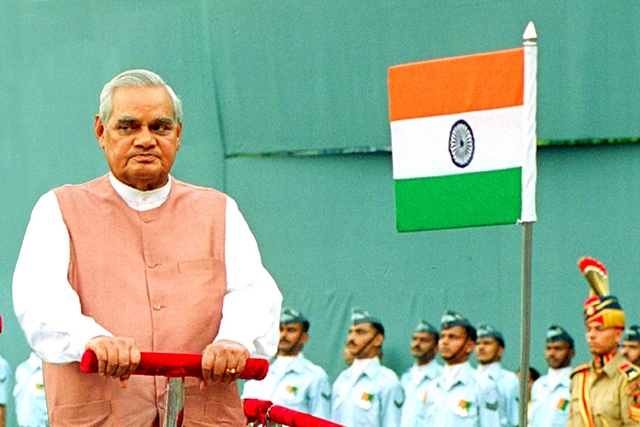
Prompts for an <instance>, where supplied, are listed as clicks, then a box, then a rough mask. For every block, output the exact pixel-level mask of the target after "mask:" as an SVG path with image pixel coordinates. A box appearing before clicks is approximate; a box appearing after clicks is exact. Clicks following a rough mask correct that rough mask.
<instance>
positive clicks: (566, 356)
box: [544, 340, 575, 369]
mask: <svg viewBox="0 0 640 427" xmlns="http://www.w3.org/2000/svg"><path fill="white" fill-rule="evenodd" d="M574 355H575V351H574V350H573V349H572V348H571V347H570V346H569V343H568V342H566V341H562V340H560V341H552V342H548V343H547V345H546V347H545V349H544V358H545V360H546V361H547V365H548V366H549V367H550V368H552V369H560V368H566V367H567V366H569V365H570V364H571V359H573V356H574Z"/></svg>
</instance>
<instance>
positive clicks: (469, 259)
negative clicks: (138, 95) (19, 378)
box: [0, 0, 640, 426]
mask: <svg viewBox="0 0 640 427" xmlns="http://www.w3.org/2000/svg"><path fill="white" fill-rule="evenodd" d="M639 18H640V9H639V8H637V7H635V2H632V1H618V2H615V3H611V2H598V1H595V0H586V1H582V2H565V1H552V0H542V1H538V2H522V1H517V0H507V1H505V0H500V1H498V0H483V1H476V0H473V1H471V0H446V1H445V0H441V1H389V0H386V1H382V0H368V1H361V0H357V1H350V2H344V1H336V0H324V1H322V2H320V1H313V0H312V1H306V2H298V1H277V2H276V1H262V2H261V1H247V0H235V1H233V2H228V1H214V0H198V1H196V0H188V1H187V0H185V1H181V2H174V1H166V0H159V1H155V0H154V1H152V0H139V1H122V0H110V1H107V0H96V1H92V2H84V1H80V0H73V1H71V0H67V1H55V0H51V1H30V0H22V1H17V0H5V1H3V2H0V43H1V46H2V48H1V49H0V97H1V99H2V101H3V102H2V103H1V104H0V149H1V151H0V174H1V175H0V176H1V182H2V186H0V192H1V194H0V200H1V205H0V206H1V212H2V218H3V221H2V222H0V235H1V236H2V239H1V240H0V242H1V243H0V245H1V250H2V252H1V253H2V257H0V314H2V316H3V318H4V323H5V330H4V332H3V333H2V335H1V336H0V354H2V355H3V356H4V357H5V358H7V359H8V360H9V362H10V363H11V365H12V366H13V367H14V368H15V366H17V364H18V363H19V362H20V361H21V360H23V359H25V358H26V357H27V354H28V348H27V345H26V342H25V340H24V338H23V335H22V332H21V331H20V330H19V327H18V325H17V321H16V319H15V316H14V315H13V309H12V304H11V278H12V274H13V268H14V266H15V261H16V259H17V256H18V252H19V249H20V244H21V241H22V236H23V234H24V230H25V228H26V224H27V222H28V219H29V213H30V210H31V208H32V207H33V204H34V203H35V202H36V200H37V198H38V197H39V196H40V195H41V194H43V193H44V192H46V191H47V190H48V189H50V188H51V187H54V186H58V185H62V184H64V183H77V182H82V181H85V180H88V179H91V178H93V177H95V176H97V175H100V174H103V173H105V172H106V170H107V169H106V163H105V161H104V158H103V156H102V153H101V151H100V149H99V148H98V144H97V142H96V140H95V138H94V136H93V125H92V124H93V116H94V114H95V113H96V111H97V108H98V94H99V91H100V89H101V87H102V85H103V84H104V83H106V82H107V81H108V80H109V79H110V78H111V77H113V76H114V75H115V74H117V73H118V72H120V71H122V70H124V69H127V68H134V67H144V68H149V69H153V70H155V71H157V72H158V73H160V74H161V75H162V76H163V77H164V78H165V79H166V80H167V81H168V82H169V83H170V84H171V85H172V86H173V87H174V88H175V90H176V91H177V93H178V94H179V95H180V96H181V98H182V99H183V101H184V105H185V131H184V136H183V145H182V149H181V150H180V153H179V157H178V161H177V164H176V166H175V169H174V174H175V175H176V176H177V177H178V178H180V179H184V180H187V181H190V182H193V183H196V184H200V185H207V186H212V187H216V188H219V189H222V190H225V191H227V192H228V193H229V194H231V195H232V196H233V197H234V198H236V200H237V201H238V203H239V205H240V208H241V210H242V211H243V212H244V213H245V216H246V217H247V220H248V221H249V224H250V225H251V227H252V229H253V231H254V233H255V234H256V237H257V239H258V242H259V244H260V247H261V250H262V253H263V259H264V263H265V265H266V266H267V268H268V269H269V270H270V271H271V272H272V274H273V275H274V277H275V278H276V280H277V281H278V283H279V285H280V287H281V289H282V291H283V294H284V296H285V304H287V305H294V306H297V307H298V308H300V309H302V310H303V311H304V312H305V313H306V314H307V315H308V317H309V318H310V319H311V341H310V343H309V344H308V346H307V348H306V353H307V356H308V357H309V358H310V359H311V360H314V361H316V362H317V363H319V364H321V365H322V366H324V367H325V368H326V369H327V371H328V372H329V374H330V376H331V378H332V379H333V378H335V376H337V374H338V373H339V371H340V370H341V369H342V367H343V362H342V359H341V348H342V345H343V342H344V339H345V337H346V330H347V319H348V314H349V311H350V310H351V308H352V307H355V306H359V307H364V308H367V309H369V310H370V311H372V312H373V313H375V314H376V315H378V316H379V317H380V318H382V319H383V321H384V323H385V326H386V329H387V331H388V333H387V340H386V342H385V345H384V363H385V364H387V365H388V366H390V367H392V368H393V369H395V370H396V371H397V372H398V373H401V372H402V371H403V370H404V369H406V368H407V367H408V366H409V365H410V363H411V358H410V356H409V353H408V343H409V338H410V334H411V331H412V329H413V327H414V325H415V324H416V323H417V321H418V320H419V319H420V318H425V319H426V320H428V321H430V322H432V323H437V322H438V320H439V318H440V316H441V314H442V312H443V311H444V310H445V309H455V310H459V311H461V312H462V313H463V314H465V315H467V316H468V317H469V318H470V319H471V320H472V321H473V322H485V321H486V322H489V323H492V324H494V326H496V327H497V328H499V329H502V331H503V333H504V334H505V337H506V340H507V351H506V355H505V359H504V363H505V365H506V366H507V367H508V368H510V369H514V370H515V369H517V368H518V360H519V356H518V351H519V345H520V343H519V340H520V326H519V323H520V322H519V320H520V319H519V313H520V307H519V305H520V282H521V262H522V254H521V252H522V230H521V227H520V226H518V225H513V226H501V227H491V228H477V229H463V230H443V231H434V232H419V233H408V234H399V233H397V232H396V231H395V229H394V224H395V218H394V195H393V183H392V178H391V157H390V154H389V153H388V152H387V150H388V147H389V145H390V142H389V125H388V112H387V83H386V78H387V69H388V67H389V66H391V65H394V64H398V63H403V62H410V61H417V60H423V59H430V58H437V57H443V56H452V55H461V54H467V53H475V52H482V51H488V50H496V49H505V48H511V47H516V46H519V45H520V44H521V42H522V37H521V36H522V32H523V31H524V28H525V26H526V24H527V22H528V21H530V20H532V21H534V22H535V24H536V26H537V29H538V33H539V46H540V47H539V82H538V86H539V92H538V107H539V109H538V137H539V139H540V140H541V141H545V142H549V141H551V143H553V144H556V143H562V142H563V141H571V140H581V141H585V140H586V141H592V140H599V139H608V140H614V139H622V140H624V141H627V142H628V141H633V140H635V139H637V138H638V137H640V120H638V119H639V117H638V114H639V113H638V112H639V111H640V96H639V89H638V87H639V86H638V84H637V73H636V72H635V70H637V69H639V68H640V57H639V55H638V52H639V51H640V49H639V47H640V46H639V44H640V37H638V32H637V30H636V27H637V22H638V21H639V20H640V19H639ZM349 152H352V154H348V153H349ZM354 152H355V153H354ZM265 153H277V155H271V156H264V154H265ZM312 153H315V154H316V155H306V156H302V155H299V154H312ZM538 154H539V156H538V168H539V171H538V172H539V181H538V214H539V221H538V223H536V224H535V225H534V228H533V236H534V243H533V289H532V293H533V318H532V322H533V323H532V343H533V345H532V349H531V356H532V364H533V365H534V366H536V367H537V368H539V369H544V366H545V364H544V360H543V358H542V348H543V340H544V333H545V330H546V328H547V327H548V326H549V325H550V324H551V323H560V324H561V325H563V326H565V327H566V328H568V329H569V330H570V331H571V332H572V333H573V334H574V337H575V338H576V340H577V342H578V356H577V360H576V361H575V362H576V364H577V362H578V361H579V360H580V361H582V360H585V359H586V358H587V357H588V351H587V349H586V346H585V345H584V342H583V341H584V340H583V329H582V326H581V303H582V300H583V299H584V297H586V295H587V285H586V281H584V279H583V278H582V277H581V276H580V274H579V272H578V269H577V267H576V262H577V260H578V258H579V257H580V256H582V255H593V256H596V257H598V258H600V259H601V260H602V261H603V262H604V263H605V264H606V265H607V266H608V267H609V268H610V271H611V283H612V288H613V291H614V293H616V294H618V296H619V297H620V299H621V302H622V304H623V306H625V307H627V308H629V309H630V308H633V307H637V306H638V303H639V302H640V301H638V300H639V299H640V294H639V293H638V292H637V290H636V288H637V277H638V275H639V274H638V273H639V271H638V270H639V267H638V265H639V263H638V244H637V242H638V237H639V236H638V231H639V227H638V220H637V218H636V216H635V213H636V212H637V211H638V210H639V208H640V206H639V205H640V188H639V184H638V182H639V181H640V180H639V178H640V176H639V174H640V172H639V171H638V167H637V160H638V159H639V156H640V146H639V145H636V144H625V145H601V146H593V147H583V146H577V147H557V148H544V149H541V150H540V151H539V153H538ZM639 317H640V316H639V315H638V314H637V313H636V312H635V311H632V310H628V318H629V321H631V322H634V323H638V322H640V318H639ZM247 321H250V317H249V316H248V319H247ZM11 411H12V409H11V408H10V413H12V412H11ZM9 425H10V426H14V425H15V420H13V419H11V420H10V424H9Z"/></svg>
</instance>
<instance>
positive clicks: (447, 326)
mask: <svg viewBox="0 0 640 427" xmlns="http://www.w3.org/2000/svg"><path fill="white" fill-rule="evenodd" d="M476 339H477V334H476V329H475V328H474V327H473V326H472V325H471V323H469V321H468V320H467V319H465V318H464V317H462V316H461V315H460V314H458V313H455V312H452V311H446V312H445V313H444V315H443V316H442V320H441V327H440V338H439V340H438V349H439V352H440V357H442V359H444V361H445V362H446V364H445V366H444V369H443V370H442V375H441V376H439V377H438V378H436V379H435V380H434V381H432V382H431V384H429V386H428V387H427V395H426V405H425V417H424V418H425V420H424V423H423V424H420V425H421V426H426V427H498V426H499V425H500V414H499V412H498V405H499V396H498V387H497V386H496V385H495V383H493V382H492V381H489V380H487V379H486V378H483V377H481V376H479V375H478V373H477V372H476V370H475V369H473V368H472V367H471V364H470V363H469V356H470V355H471V353H472V352H473V348H474V347H475V344H476Z"/></svg>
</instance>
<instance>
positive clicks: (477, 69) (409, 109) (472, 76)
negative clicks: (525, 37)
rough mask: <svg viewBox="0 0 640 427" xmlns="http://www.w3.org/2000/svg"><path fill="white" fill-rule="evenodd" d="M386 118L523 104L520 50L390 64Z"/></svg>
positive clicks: (442, 113)
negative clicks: (387, 112) (387, 114)
mask: <svg viewBox="0 0 640 427" xmlns="http://www.w3.org/2000/svg"><path fill="white" fill-rule="evenodd" d="M388 78H389V116H390V119H391V121H392V122H393V121H396V120H405V119H413V118H418V117H431V116H440V115H445V114H455V113H463V112H468V111H481V110H491V109H495V108H506V107H514V106H517V105H523V103H524V85H523V81H524V49H523V48H517V49H509V50H501V51H497V52H489V53H480V54H475V55H466V56H459V57H452V58H443V59H433V60H429V61H422V62H415V63H411V64H402V65H396V66H394V67H391V68H389V76H388Z"/></svg>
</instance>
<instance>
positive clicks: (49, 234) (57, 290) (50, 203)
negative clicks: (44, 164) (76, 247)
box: [13, 191, 112, 364]
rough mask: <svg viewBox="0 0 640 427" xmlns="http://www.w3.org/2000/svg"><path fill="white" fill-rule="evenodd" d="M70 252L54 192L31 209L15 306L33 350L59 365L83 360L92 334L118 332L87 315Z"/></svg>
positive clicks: (15, 280)
mask: <svg viewBox="0 0 640 427" xmlns="http://www.w3.org/2000/svg"><path fill="white" fill-rule="evenodd" d="M69 253H70V242H69V233H68V231H67V227H66V226H65V224H64V221H63V219H62V213H61V212H60V206H59V205H58V199H57V198H56V196H55V193H54V192H53V191H49V192H48V193H46V194H45V195H43V196H42V197H41V198H40V200H38V202H37V203H36V206H35V207H34V208H33V211H32V213H31V220H30V221H29V225H28V226H27V231H26V233H25V236H24V240H23V242H22V248H21V249H20V255H19V256H18V262H17V264H16V269H15V272H14V275H13V305H14V310H15V312H16V316H17V317H18V321H19V322H20V326H22V329H23V330H24V332H25V335H26V338H27V341H28V342H29V345H30V346H31V348H32V349H33V350H34V351H35V352H36V353H37V354H38V355H39V356H40V357H41V358H42V359H43V360H44V361H46V362H49V363H53V364H65V363H69V362H75V361H80V359H81V357H82V353H84V350H85V345H86V343H87V342H88V341H89V340H90V339H91V338H94V337H96V336H101V335H106V336H112V335H111V334H110V333H109V332H108V331H107V330H105V329H104V328H102V327H101V326H100V325H98V324H97V323H96V322H95V321H94V320H93V319H92V318H90V317H87V316H84V315H83V314H82V312H81V309H80V300H79V298H78V294H76V292H75V291H74V290H73V289H72V288H71V285H69V281H68V279H67V272H68V269H69V256H70V255H69Z"/></svg>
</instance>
